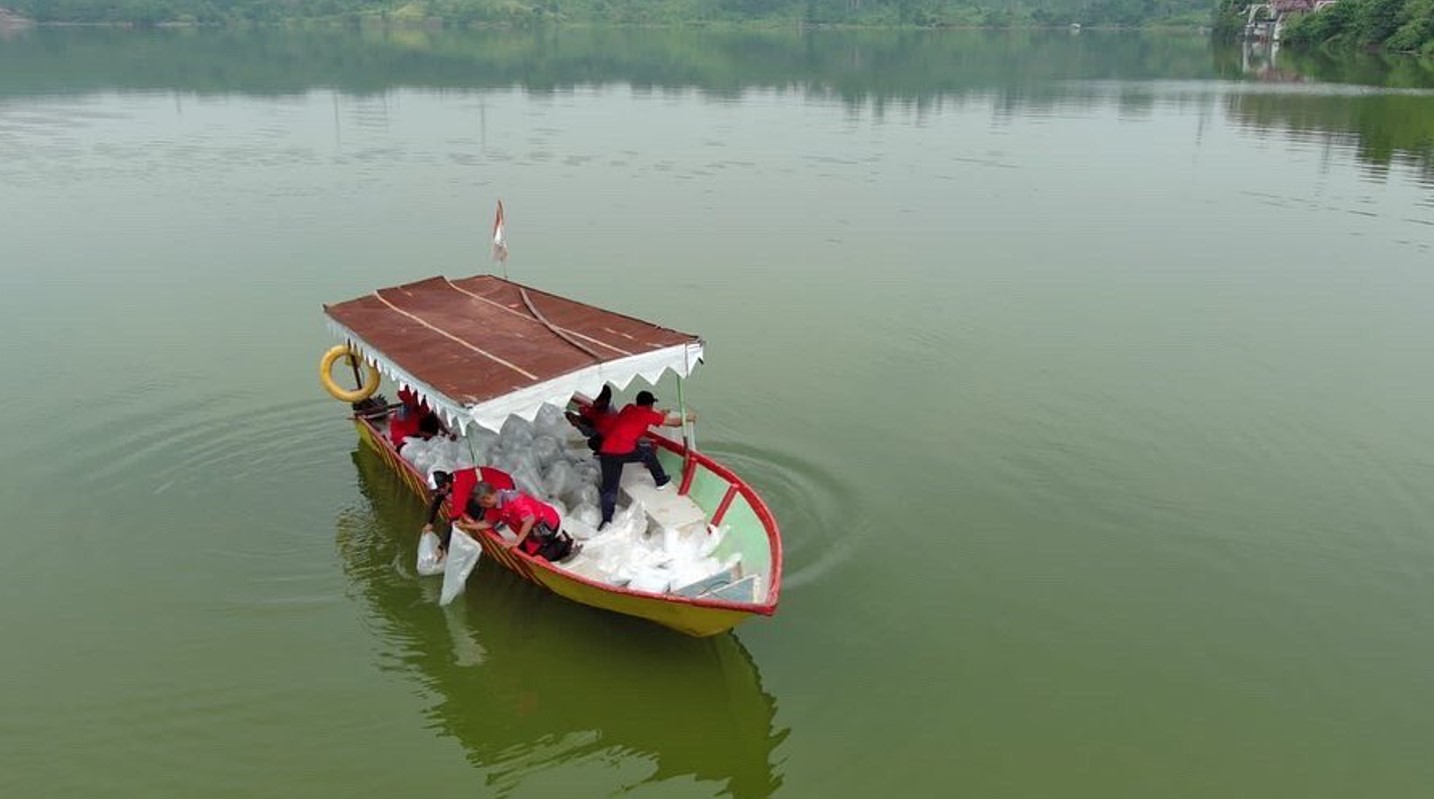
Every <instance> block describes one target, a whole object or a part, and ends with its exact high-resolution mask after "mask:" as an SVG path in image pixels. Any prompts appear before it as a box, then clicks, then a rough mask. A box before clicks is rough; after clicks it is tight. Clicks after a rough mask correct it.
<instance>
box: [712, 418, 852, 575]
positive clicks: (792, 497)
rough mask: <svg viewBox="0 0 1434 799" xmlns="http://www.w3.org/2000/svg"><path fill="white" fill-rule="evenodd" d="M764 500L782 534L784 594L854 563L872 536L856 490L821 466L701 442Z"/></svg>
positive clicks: (745, 448) (759, 450) (742, 447)
mask: <svg viewBox="0 0 1434 799" xmlns="http://www.w3.org/2000/svg"><path fill="white" fill-rule="evenodd" d="M701 446H702V451H703V452H704V453H706V454H707V455H710V456H712V457H713V458H715V459H716V460H717V461H719V462H721V463H724V464H726V465H727V466H729V467H731V468H732V470H733V471H735V472H736V473H737V474H739V475H741V476H742V478H743V479H744V480H746V481H747V482H748V483H750V484H751V485H752V487H753V488H755V489H756V490H757V493H758V494H759V495H761V497H762V499H763V501H765V502H766V503H767V507H768V508H770V509H771V511H772V514H773V515H774V516H776V518H777V524H778V525H779V526H780V527H781V529H782V562H783V569H782V592H783V593H784V594H788V593H790V592H791V591H792V590H799V589H801V588H802V587H803V586H806V585H810V584H812V583H814V582H816V581H818V580H820V579H822V578H823V577H824V576H825V575H827V574H828V573H830V572H831V571H833V570H834V569H836V568H837V567H838V566H840V565H842V564H843V563H845V562H847V561H848V560H850V559H851V558H852V556H853V554H854V552H855V550H856V549H857V545H858V542H860V541H862V540H863V539H865V538H866V537H867V534H868V533H869V532H870V531H869V529H868V524H867V523H866V522H865V520H864V515H862V514H858V513H856V508H855V501H854V500H853V499H852V497H854V496H855V492H854V487H853V486H850V485H847V484H846V483H844V482H843V481H842V480H841V478H839V477H837V476H836V474H834V473H833V472H830V471H828V470H826V469H824V468H823V467H822V466H820V465H819V464H817V463H814V462H812V461H808V460H804V459H802V458H800V457H797V456H795V455H793V454H791V453H789V452H782V451H777V450H770V449H763V448H761V447H754V446H750V445H745V444H738V443H733V442H727V441H717V440H714V439H712V438H708V439H707V440H705V441H703V442H702V445H701Z"/></svg>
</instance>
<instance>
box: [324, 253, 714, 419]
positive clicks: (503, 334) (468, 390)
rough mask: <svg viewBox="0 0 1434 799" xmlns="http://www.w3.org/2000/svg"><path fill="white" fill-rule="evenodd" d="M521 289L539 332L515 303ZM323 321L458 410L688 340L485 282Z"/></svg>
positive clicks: (374, 297) (388, 297)
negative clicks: (339, 328) (347, 332)
mask: <svg viewBox="0 0 1434 799" xmlns="http://www.w3.org/2000/svg"><path fill="white" fill-rule="evenodd" d="M525 288H526V290H527V294H528V299H529V300H530V301H531V303H532V306H533V308H534V309H536V311H537V314H538V316H541V317H542V319H546V320H547V322H548V324H544V323H543V321H541V320H540V319H539V318H538V316H535V315H534V313H533V311H532V310H529V308H528V305H527V303H525V302H524V301H523V297H522V295H521V293H520V290H522V289H525ZM324 312H325V313H327V314H328V315H329V316H330V317H332V318H333V319H334V321H336V322H338V323H339V324H341V325H343V326H344V327H346V328H348V329H349V330H351V331H353V333H354V334H355V335H357V336H358V337H359V338H361V339H363V341H364V342H365V343H366V344H368V345H369V346H370V347H372V348H374V349H376V350H378V351H379V352H380V353H382V354H383V355H384V356H386V357H387V358H388V359H389V360H391V361H393V362H394V363H395V364H396V365H398V366H399V367H401V368H402V369H403V370H405V371H407V372H408V373H409V374H411V375H413V376H414V377H415V378H417V379H418V380H421V381H423V382H425V383H427V384H428V385H430V386H432V387H433V388H434V389H436V390H437V391H439V392H442V393H443V394H444V395H446V396H448V397H449V398H451V399H453V400H456V401H458V402H460V403H464V404H475V403H479V402H482V401H484V400H487V399H491V398H493V397H498V396H501V395H504V394H508V393H510V392H512V391H515V390H518V389H522V388H526V387H528V386H532V385H536V384H538V383H541V382H544V381H546V380H550V379H552V378H555V377H559V376H561V375H564V374H567V373H569V372H572V371H576V370H578V369H582V368H585V367H590V366H593V365H594V364H596V363H599V362H604V363H606V362H610V361H616V360H619V359H621V358H625V357H628V356H630V355H637V354H641V353H646V352H651V351H654V350H659V349H663V348H665V347H672V346H676V345H680V344H687V343H691V342H695V341H697V340H698V339H697V337H696V336H693V335H689V334H687V333H679V332H677V331H675V330H669V329H667V328H665V327H658V326H657V325H654V324H652V323H650V322H644V321H642V320H640V319H633V318H632V317H629V316H623V315H622V314H617V313H613V312H611V311H605V310H603V309H601V308H595V307H593V306H591V305H587V304H584V303H581V302H576V301H574V300H569V299H567V298H564V297H559V296H557V295H555V294H549V293H547V292H544V291H539V290H537V289H534V288H528V287H524V286H521V285H520V284H518V283H514V282H512V281H509V280H504V279H502V278H499V277H495V276H493V275H478V276H475V277H469V278H462V279H459V280H449V279H448V278H445V277H433V278H429V279H427V280H420V281H418V282H416V283H409V284H406V285H402V286H395V287H393V288H386V289H379V290H378V291H375V292H373V293H372V294H369V295H367V296H364V297H359V298H357V299H353V300H349V301H348V302H341V303H339V304H337V305H325V306H324ZM549 325H551V327H552V328H556V329H557V332H555V331H554V330H553V329H550V327H549ZM574 342H576V343H574ZM583 348H586V349H587V350H589V351H591V352H586V351H584V349H583ZM595 356H596V357H595Z"/></svg>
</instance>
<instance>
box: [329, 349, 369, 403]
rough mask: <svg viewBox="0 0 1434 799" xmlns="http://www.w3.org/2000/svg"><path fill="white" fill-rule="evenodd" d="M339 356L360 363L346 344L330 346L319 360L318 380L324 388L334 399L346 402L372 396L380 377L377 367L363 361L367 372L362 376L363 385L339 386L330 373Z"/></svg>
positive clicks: (356, 355)
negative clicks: (347, 387) (352, 386)
mask: <svg viewBox="0 0 1434 799" xmlns="http://www.w3.org/2000/svg"><path fill="white" fill-rule="evenodd" d="M340 358H348V359H349V363H351V364H358V363H362V362H361V361H359V360H358V353H356V352H354V351H353V350H352V349H350V348H349V346H348V345H347V344H339V345H337V346H334V347H331V348H330V349H329V351H328V352H326V353H324V357H323V360H321V361H319V382H320V383H323V384H324V390H325V391H327V392H329V394H331V395H333V398H334V399H336V400H339V401H340V402H347V403H355V402H363V401H364V400H366V399H368V398H369V397H371V396H373V393H374V392H375V391H378V383H379V380H380V379H382V378H381V375H379V373H378V369H376V368H374V367H373V366H372V365H370V364H367V363H364V364H363V366H364V368H365V369H366V370H367V371H368V374H367V375H366V376H365V377H364V381H363V387H362V388H354V389H345V388H340V387H339V384H338V383H335V382H334V376H333V375H332V374H330V373H331V372H332V371H333V368H334V364H336V363H338V362H339V359H340Z"/></svg>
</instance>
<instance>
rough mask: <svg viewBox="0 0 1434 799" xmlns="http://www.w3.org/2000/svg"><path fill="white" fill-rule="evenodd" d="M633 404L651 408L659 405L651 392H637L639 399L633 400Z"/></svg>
mask: <svg viewBox="0 0 1434 799" xmlns="http://www.w3.org/2000/svg"><path fill="white" fill-rule="evenodd" d="M633 402H635V403H637V404H638V405H647V406H651V405H654V404H656V403H657V397H654V396H652V392H651V391H639V392H637V397H636V398H635V399H633Z"/></svg>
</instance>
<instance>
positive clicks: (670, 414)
mask: <svg viewBox="0 0 1434 799" xmlns="http://www.w3.org/2000/svg"><path fill="white" fill-rule="evenodd" d="M661 413H662V423H663V424H664V425H666V426H667V427H681V426H682V414H680V413H678V412H677V411H662V412H661ZM687 421H689V422H696V421H697V413H696V412H695V411H688V412H687Z"/></svg>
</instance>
